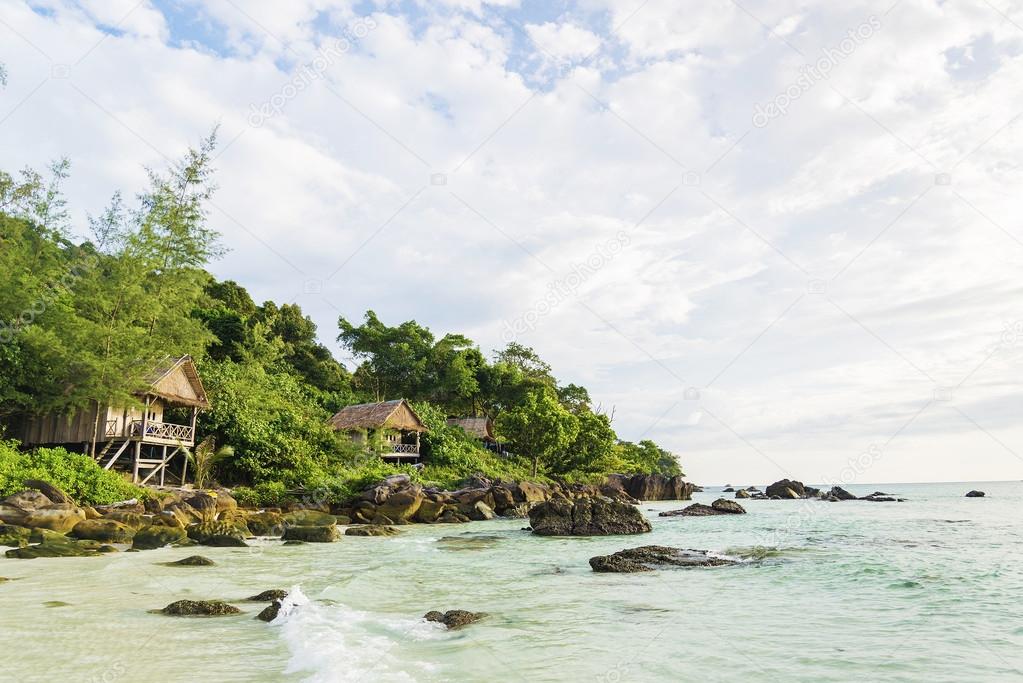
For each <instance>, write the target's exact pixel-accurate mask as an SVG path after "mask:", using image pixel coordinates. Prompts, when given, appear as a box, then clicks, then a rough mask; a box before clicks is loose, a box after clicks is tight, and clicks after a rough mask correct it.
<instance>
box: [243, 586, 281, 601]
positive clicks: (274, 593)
mask: <svg viewBox="0 0 1023 683" xmlns="http://www.w3.org/2000/svg"><path fill="white" fill-rule="evenodd" d="M286 597H288V591H286V590H284V589H283V588H271V589H269V590H265V591H263V592H262V593H256V594H255V595H253V596H251V597H248V598H245V599H246V600H248V601H249V602H273V601H274V600H283V599H284V598H286Z"/></svg>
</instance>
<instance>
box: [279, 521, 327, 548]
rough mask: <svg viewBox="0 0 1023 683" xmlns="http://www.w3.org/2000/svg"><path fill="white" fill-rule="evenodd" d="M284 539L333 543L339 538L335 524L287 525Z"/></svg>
mask: <svg viewBox="0 0 1023 683" xmlns="http://www.w3.org/2000/svg"><path fill="white" fill-rule="evenodd" d="M282 538H283V539H284V540H285V541H305V542H307V543H333V542H335V541H337V540H340V538H341V532H340V531H339V530H338V528H337V526H336V525H334V524H332V525H330V526H289V527H287V528H285V529H284V536H283V537H282Z"/></svg>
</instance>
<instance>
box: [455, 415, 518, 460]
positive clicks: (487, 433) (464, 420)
mask: <svg viewBox="0 0 1023 683" xmlns="http://www.w3.org/2000/svg"><path fill="white" fill-rule="evenodd" d="M448 424H449V425H451V426H452V427H461V428H462V429H463V430H464V431H465V433H466V434H468V435H469V436H474V437H476V438H477V439H479V440H480V443H482V444H483V447H484V448H486V449H487V450H491V451H494V452H495V453H504V452H505V450H504V446H503V444H501V442H500V441H498V439H497V437H496V436H495V435H494V421H493V420H491V419H490V418H489V417H487V416H483V417H475V416H472V417H449V418H448Z"/></svg>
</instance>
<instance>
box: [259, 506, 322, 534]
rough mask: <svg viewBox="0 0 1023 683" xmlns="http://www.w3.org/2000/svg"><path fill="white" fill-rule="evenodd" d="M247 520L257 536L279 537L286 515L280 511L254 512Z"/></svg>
mask: <svg viewBox="0 0 1023 683" xmlns="http://www.w3.org/2000/svg"><path fill="white" fill-rule="evenodd" d="M319 514H322V513H319ZM245 521H246V522H247V523H248V525H249V531H251V532H252V533H253V535H255V536H278V537H279V536H281V535H282V534H283V533H284V526H285V524H284V515H282V514H281V513H279V512H266V511H264V512H254V513H252V514H250V515H249V516H248V517H247V518H246V520H245Z"/></svg>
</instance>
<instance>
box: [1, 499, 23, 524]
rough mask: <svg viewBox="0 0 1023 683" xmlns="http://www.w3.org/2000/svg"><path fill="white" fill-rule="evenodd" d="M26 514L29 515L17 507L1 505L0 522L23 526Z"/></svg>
mask: <svg viewBox="0 0 1023 683" xmlns="http://www.w3.org/2000/svg"><path fill="white" fill-rule="evenodd" d="M26 514H28V513H27V512H25V511H24V510H22V509H21V508H20V507H17V506H16V505H8V504H6V503H0V522H3V523H6V524H16V525H18V526H21V523H22V521H24V519H25V515H26Z"/></svg>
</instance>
